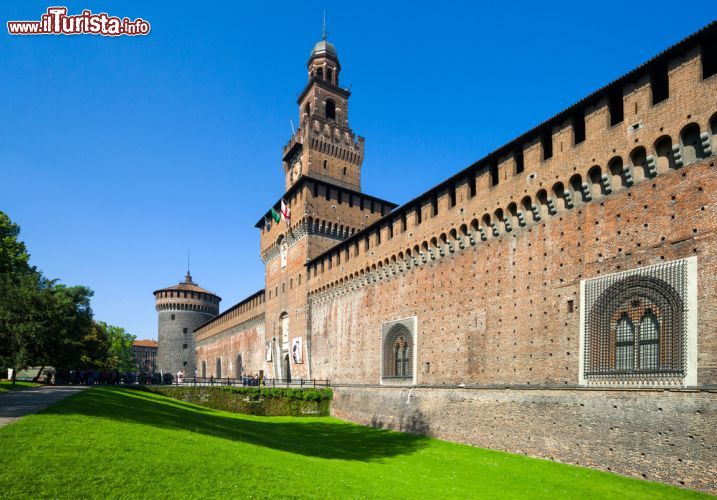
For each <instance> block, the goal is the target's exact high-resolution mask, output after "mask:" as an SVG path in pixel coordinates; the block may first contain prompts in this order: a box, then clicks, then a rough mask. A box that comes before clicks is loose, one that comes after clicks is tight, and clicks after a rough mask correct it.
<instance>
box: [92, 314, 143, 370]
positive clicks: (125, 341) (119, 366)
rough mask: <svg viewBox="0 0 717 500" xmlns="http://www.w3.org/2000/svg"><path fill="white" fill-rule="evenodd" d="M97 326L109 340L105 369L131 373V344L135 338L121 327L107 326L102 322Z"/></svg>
mask: <svg viewBox="0 0 717 500" xmlns="http://www.w3.org/2000/svg"><path fill="white" fill-rule="evenodd" d="M98 324H99V326H100V327H101V328H102V329H103V330H104V331H105V332H106V336H107V338H108V340H109V356H108V359H107V368H109V369H110V370H119V371H121V372H128V371H132V370H133V369H134V356H133V355H132V342H134V340H135V339H136V337H135V336H134V335H131V334H130V333H128V332H127V331H126V330H125V329H124V328H122V327H119V326H112V325H108V324H107V323H105V322H104V321H100V322H99V323H98Z"/></svg>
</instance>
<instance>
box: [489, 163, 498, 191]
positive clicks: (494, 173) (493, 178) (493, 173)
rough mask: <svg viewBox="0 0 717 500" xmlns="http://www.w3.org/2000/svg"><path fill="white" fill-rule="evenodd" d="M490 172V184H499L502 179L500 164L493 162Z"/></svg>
mask: <svg viewBox="0 0 717 500" xmlns="http://www.w3.org/2000/svg"><path fill="white" fill-rule="evenodd" d="M488 172H489V173H490V185H491V186H497V185H498V182H499V180H500V179H498V165H496V164H495V163H491V164H490V166H489V167H488Z"/></svg>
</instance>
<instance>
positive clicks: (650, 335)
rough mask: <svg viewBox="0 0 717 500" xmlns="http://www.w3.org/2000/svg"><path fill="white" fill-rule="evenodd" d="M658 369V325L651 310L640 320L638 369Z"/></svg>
mask: <svg viewBox="0 0 717 500" xmlns="http://www.w3.org/2000/svg"><path fill="white" fill-rule="evenodd" d="M659 367H660V323H659V322H658V320H657V316H655V315H654V313H653V312H652V310H651V309H648V310H647V311H645V314H644V315H643V316H642V319H641V320H640V369H641V370H654V369H657V368H659Z"/></svg>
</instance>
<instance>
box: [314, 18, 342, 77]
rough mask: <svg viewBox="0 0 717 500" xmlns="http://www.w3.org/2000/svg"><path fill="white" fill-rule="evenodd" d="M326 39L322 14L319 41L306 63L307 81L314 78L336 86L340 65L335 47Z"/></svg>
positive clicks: (326, 33) (326, 34)
mask: <svg viewBox="0 0 717 500" xmlns="http://www.w3.org/2000/svg"><path fill="white" fill-rule="evenodd" d="M327 38H328V32H327V31H326V13H324V28H323V30H322V33H321V41H320V42H317V43H316V45H314V49H313V50H312V51H311V55H310V56H309V61H308V62H307V63H306V65H307V67H308V68H309V81H311V79H312V78H316V79H317V80H322V81H326V82H329V83H331V84H333V85H336V86H338V85H339V72H340V71H341V64H340V63H339V56H338V55H337V54H336V47H335V46H334V44H333V43H331V42H329V41H328V40H327Z"/></svg>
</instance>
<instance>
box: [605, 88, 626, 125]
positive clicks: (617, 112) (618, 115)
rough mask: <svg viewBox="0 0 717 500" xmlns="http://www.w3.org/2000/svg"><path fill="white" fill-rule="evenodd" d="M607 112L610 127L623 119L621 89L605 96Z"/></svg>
mask: <svg viewBox="0 0 717 500" xmlns="http://www.w3.org/2000/svg"><path fill="white" fill-rule="evenodd" d="M607 110H608V112H609V113H610V126H611V127H612V126H614V125H617V124H618V123H620V122H621V121H622V120H623V119H624V114H625V113H624V109H623V101H622V88H619V89H617V90H613V91H611V92H610V93H609V94H608V96H607Z"/></svg>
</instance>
